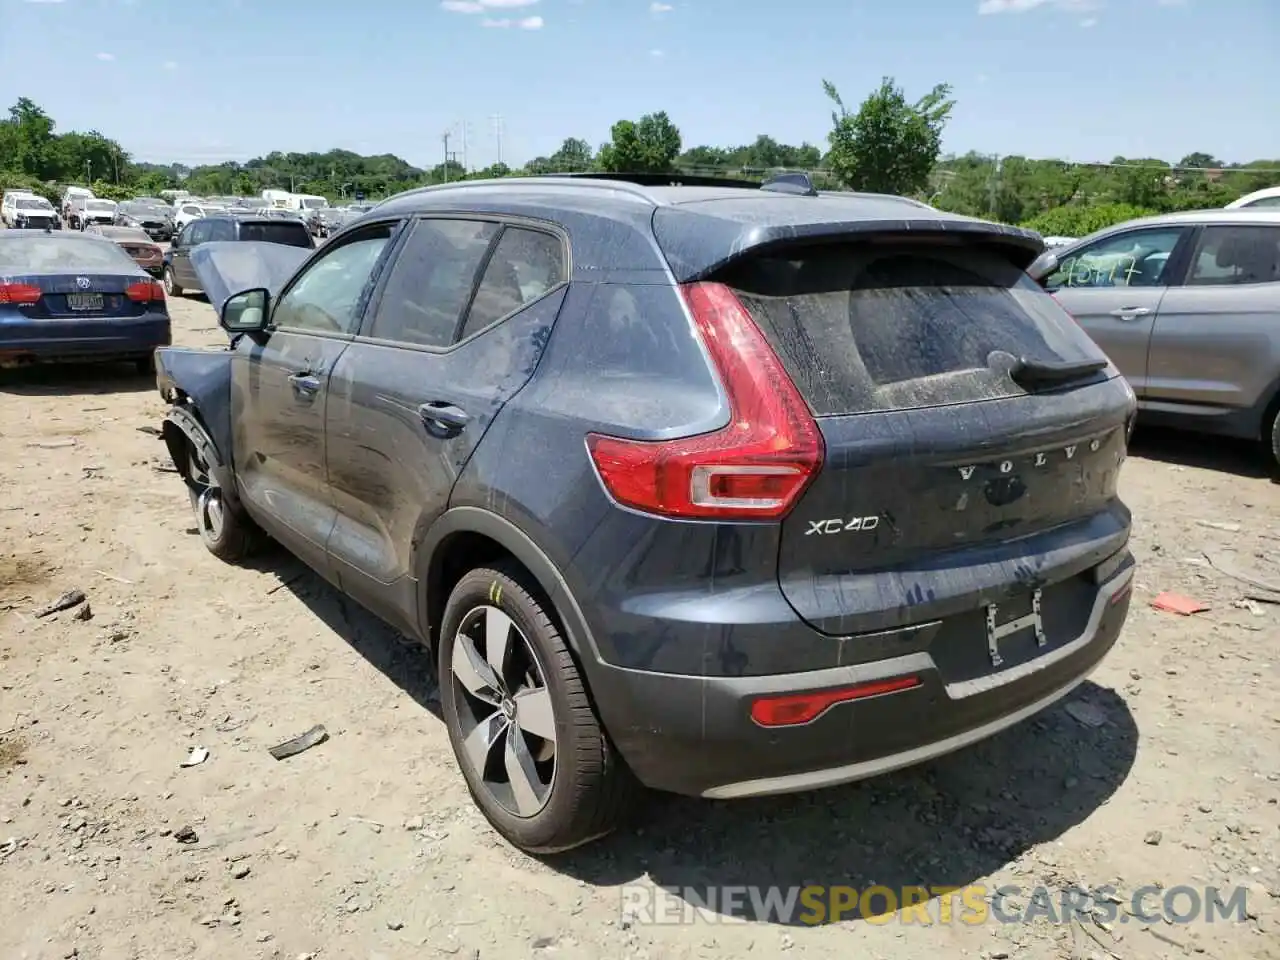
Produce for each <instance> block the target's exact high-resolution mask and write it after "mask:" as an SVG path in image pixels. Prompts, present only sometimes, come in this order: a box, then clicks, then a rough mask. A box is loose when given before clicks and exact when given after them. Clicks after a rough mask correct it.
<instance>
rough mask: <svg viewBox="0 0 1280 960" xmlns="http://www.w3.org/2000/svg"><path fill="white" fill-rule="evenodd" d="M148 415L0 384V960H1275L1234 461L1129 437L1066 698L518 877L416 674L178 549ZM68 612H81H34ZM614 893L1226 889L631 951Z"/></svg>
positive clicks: (76, 383) (856, 922)
mask: <svg viewBox="0 0 1280 960" xmlns="http://www.w3.org/2000/svg"><path fill="white" fill-rule="evenodd" d="M172 310H173V315H174V319H175V339H177V340H178V341H179V342H182V343H188V344H191V343H209V344H214V343H218V342H219V340H220V337H221V335H220V333H219V332H218V330H217V328H216V327H215V325H214V318H213V315H212V311H211V310H210V308H209V307H208V305H207V304H205V303H203V302H202V301H199V300H183V301H178V302H176V303H174V304H173V306H172ZM162 409H163V405H162V402H161V401H160V398H159V397H158V396H157V395H156V392H155V389H154V384H152V383H150V382H148V381H147V380H146V379H141V378H138V377H136V376H134V375H133V374H132V373H131V372H130V371H129V369H128V368H123V367H122V368H120V369H119V370H104V369H89V368H79V369H68V370H59V371H56V372H49V371H44V372H35V371H17V372H10V373H4V372H0V958H3V960H17V958H45V957H72V956H75V957H78V958H102V960H124V958H192V957H209V958H213V957H217V958H219V960H226V958H257V957H286V958H297V957H303V956H309V957H316V958H320V960H330V958H342V960H347V958H354V960H364V958H388V960H391V958H401V957H404V958H408V957H414V958H418V957H444V956H454V957H461V958H466V960H475V958H482V960H494V958H530V957H546V958H624V957H626V958H651V960H658V958H673V960H676V958H693V957H746V956H757V957H765V958H772V957H775V956H779V955H785V956H787V957H833V958H836V957H838V958H926V957H928V958H933V957H939V956H969V957H987V958H1000V957H1009V958H1015V957H1016V958H1033V960H1039V958H1060V957H1080V958H1089V957H1099V958H1108V957H1110V958H1123V960H1136V958H1149V957H1150V958H1154V957H1183V956H1192V955H1203V956H1206V957H1213V958H1234V957H1280V900H1277V899H1276V898H1277V897H1278V896H1280V807H1278V806H1277V800H1278V799H1280V694H1278V693H1277V689H1278V688H1280V670H1278V667H1277V664H1278V661H1280V657H1278V648H1277V641H1278V639H1280V630H1278V628H1277V621H1278V620H1280V606H1275V605H1270V604H1266V603H1261V602H1256V601H1248V600H1246V599H1244V598H1245V597H1246V595H1247V594H1249V593H1256V592H1258V591H1257V590H1255V589H1254V588H1252V587H1250V586H1249V585H1247V584H1246V583H1244V582H1243V581H1242V580H1240V579H1237V578H1234V577H1233V576H1232V575H1230V574H1229V573H1223V572H1221V571H1220V570H1219V569H1217V567H1227V568H1229V569H1230V570H1232V571H1234V572H1235V573H1239V572H1240V571H1242V570H1243V571H1246V572H1247V571H1250V570H1251V571H1253V575H1254V576H1255V578H1261V579H1264V580H1269V581H1271V582H1273V583H1275V582H1277V581H1280V561H1277V548H1278V547H1280V487H1278V486H1275V485H1273V484H1272V483H1271V482H1270V481H1269V480H1268V479H1267V478H1266V476H1265V474H1264V472H1263V470H1262V469H1261V467H1260V464H1259V462H1258V460H1257V459H1256V458H1255V456H1254V454H1253V452H1252V451H1251V450H1250V449H1249V448H1248V447H1242V446H1234V445H1229V444H1225V443H1222V442H1219V441H1215V440H1205V439H1188V438H1185V437H1179V436H1175V435H1159V434H1144V433H1142V432H1140V433H1139V437H1138V441H1137V443H1136V444H1135V448H1134V451H1133V456H1132V457H1131V459H1130V460H1129V462H1128V463H1127V464H1126V466H1125V468H1124V470H1125V473H1124V479H1123V483H1122V486H1123V491H1124V495H1125V498H1126V500H1127V501H1128V503H1129V504H1130V506H1131V507H1132V508H1133V510H1134V513H1135V517H1136V525H1135V543H1134V548H1135V552H1136V554H1137V555H1138V558H1139V561H1140V564H1141V567H1140V571H1139V574H1138V582H1137V587H1136V591H1135V602H1134V605H1133V608H1132V613H1131V614H1130V619H1129V624H1128V627H1127V628H1126V631H1125V633H1124V635H1123V636H1122V638H1121V640H1120V642H1119V644H1118V646H1117V647H1116V649H1115V650H1114V651H1113V652H1112V653H1111V655H1110V656H1109V657H1108V659H1107V660H1106V661H1105V663H1104V664H1103V665H1102V667H1101V668H1100V669H1099V670H1098V672H1097V673H1096V674H1095V675H1094V676H1093V678H1092V680H1091V681H1090V682H1088V683H1086V684H1085V685H1084V686H1083V687H1082V688H1081V689H1080V690H1079V692H1078V693H1077V694H1076V695H1074V696H1073V698H1072V700H1071V701H1070V703H1069V704H1067V705H1065V706H1061V705H1060V706H1058V707H1056V708H1054V709H1051V710H1050V711H1048V712H1046V713H1044V714H1042V715H1041V716H1039V717H1037V718H1035V719H1033V720H1031V721H1029V722H1027V723H1024V724H1022V725H1020V726H1018V727H1016V728H1015V729H1013V730H1010V731H1008V732H1007V733H1005V734H1003V735H1001V736H999V737H997V738H995V739H994V740H991V741H989V742H986V743H984V744H981V745H979V746H977V747H974V748H971V749H968V750H965V751H963V752H961V753H959V754H955V755H952V756H950V757H948V758H945V759H943V760H941V761H938V762H935V763H931V764H929V765H927V766H925V767H922V768H919V769H916V770H911V771H906V772H903V773H900V774H896V775H893V776H890V777H887V778H883V779H880V780H877V781H874V782H869V783H863V784H859V785H855V786H850V787H845V788H838V789H834V790H828V791H825V792H821V793H814V794H811V795H801V796H794V797H784V798H776V799H767V800H758V801H737V802H728V803H709V802H701V801H695V800H686V799H679V798H670V797H654V798H652V799H651V800H650V802H649V803H648V805H647V809H646V810H645V812H644V815H643V817H642V819H641V821H640V822H639V823H638V824H637V825H636V826H635V827H633V828H632V829H630V830H628V831H626V832H624V833H621V834H619V835H617V836H615V837H613V838H611V839H609V840H606V841H604V842H602V843H600V844H598V845H595V846H593V847H591V848H588V849H587V850H585V851H580V852H578V853H574V854H570V855H567V856H563V857H560V858H556V859H554V860H550V861H546V862H541V861H536V860H533V859H530V858H528V857H525V856H523V855H521V854H518V853H516V852H514V851H513V850H512V849H511V848H510V847H508V846H506V845H505V844H504V843H502V842H500V841H499V840H498V839H497V837H496V835H495V834H494V833H493V832H492V831H491V830H490V829H489V828H488V826H487V825H486V824H485V822H484V821H483V819H482V818H481V816H480V815H479V813H478V812H477V811H476V810H475V808H474V807H473V806H472V804H471V802H470V800H469V798H468V797H467V794H466V791H465V788H464V786H463V782H462V778H461V776H460V775H459V773H458V771H457V769H456V767H455V764H454V761H453V758H452V756H451V754H450V751H449V746H448V740H447V737H446V734H445V731H444V727H443V725H442V723H441V721H440V720H439V718H438V705H437V697H436V687H435V681H434V679H433V677H432V672H431V668H430V664H429V663H428V661H427V660H426V658H424V657H423V656H422V655H421V654H419V653H418V652H417V651H416V650H414V649H412V648H409V647H406V646H404V645H402V644H401V643H400V642H398V640H397V638H396V637H395V636H394V634H393V633H392V632H391V631H389V630H388V629H387V628H385V627H383V626H382V625H380V624H379V623H378V622H377V621H376V620H374V619H373V618H372V617H371V616H369V615H367V614H366V613H364V612H362V611H361V610H359V609H358V608H356V607H355V606H354V605H353V604H351V603H350V602H346V601H344V600H343V599H342V598H341V597H339V596H338V595H336V594H335V593H334V591H333V590H331V589H329V588H328V587H327V586H325V585H324V584H323V583H321V582H320V581H318V580H317V578H316V577H314V576H312V575H310V574H307V573H305V572H304V571H303V570H302V569H300V567H299V565H298V563H297V562H296V561H294V560H292V559H291V558H289V557H288V556H286V555H283V554H282V553H275V554H271V555H269V556H267V557H265V558H264V559H262V560H261V561H258V562H256V563H255V565H254V566H252V567H248V568H236V567H231V566H226V565H224V564H222V563H220V562H219V561H217V560H215V559H214V558H213V557H212V556H211V555H209V554H208V553H207V552H206V550H205V549H204V547H203V546H202V545H201V542H200V539H199V537H198V536H197V535H196V532H195V529H194V527H193V525H192V519H191V516H190V511H189V507H188V504H187V498H186V494H185V491H184V489H183V487H182V485H181V484H180V483H179V481H178V479H177V477H176V476H175V475H174V474H173V473H171V472H165V465H166V459H165V453H164V447H163V444H162V443H161V441H160V440H159V439H158V438H157V437H156V436H154V435H153V431H154V428H155V427H156V426H158V424H159V422H160V417H161V414H162ZM1206 554H1208V556H1209V557H1211V558H1212V560H1213V561H1215V563H1216V564H1217V567H1215V566H1214V565H1211V564H1210V563H1209V562H1208V561H1207V560H1206ZM72 589H79V590H82V591H83V592H84V593H85V594H86V595H87V597H88V608H90V609H91V612H92V616H91V618H89V619H78V618H77V617H76V615H75V611H74V610H72V611H66V612H63V613H60V614H57V615H54V616H50V617H47V618H43V619H38V618H35V617H34V612H35V611H36V610H38V609H39V608H40V607H41V606H43V605H44V604H46V603H48V602H49V601H51V600H52V599H54V598H55V597H57V596H58V595H60V594H62V593H63V592H64V591H67V590H72ZM1162 590H1173V591H1178V592H1181V593H1184V594H1186V595H1189V596H1191V597H1194V598H1196V599H1198V600H1200V601H1203V602H1204V603H1206V604H1207V605H1208V606H1209V609H1208V610H1207V611H1206V612H1202V613H1198V614H1195V615H1193V616H1188V617H1184V616H1179V615H1176V614H1173V613H1166V612H1159V611H1157V610H1154V609H1152V608H1151V607H1150V601H1151V600H1152V599H1153V597H1154V596H1155V595H1156V594H1157V593H1158V592H1160V591H1162ZM317 723H322V724H324V725H325V727H326V728H327V730H328V732H329V735H330V738H329V740H328V741H327V742H325V743H323V744H321V745H320V746H318V747H315V748H314V749H311V750H310V751H308V752H306V753H303V754H301V755H299V756H295V757H293V758H291V759H288V760H284V761H276V760H274V759H273V758H272V757H271V756H270V755H269V754H268V752H267V748H268V747H269V746H271V745H273V744H276V743H278V742H280V741H283V740H286V739H288V738H290V737H293V736H295V735H297V734H300V733H302V732H303V731H305V730H307V729H308V728H310V727H311V726H312V725H314V724H317ZM197 746H199V747H205V748H207V749H208V751H209V752H210V753H209V758H208V759H207V760H206V761H205V762H203V763H201V764H199V765H198V766H194V767H189V768H184V767H182V766H180V764H181V762H182V761H183V760H184V759H185V758H186V757H187V756H188V754H189V752H190V751H191V749H192V748H193V747H197ZM183 828H190V829H191V830H193V831H194V832H195V834H196V835H197V837H198V840H197V841H196V842H194V843H182V842H180V840H179V839H178V838H179V837H180V836H186V835H187V834H186V832H185V831H184V830H183ZM632 882H639V883H642V884H656V885H663V886H678V887H688V886H693V887H704V886H706V885H710V884H729V885H758V886H765V885H769V884H780V885H784V886H790V885H803V884H830V885H837V884H849V885H852V886H854V887H858V888H865V887H867V886H868V885H871V884H883V885H887V886H889V887H891V888H897V887H902V886H904V885H916V884H921V885H928V886H939V885H962V884H969V883H981V884H986V885H987V886H988V887H989V888H991V889H994V888H995V887H996V886H999V885H1000V884H1006V883H1007V884H1016V885H1018V886H1020V887H1022V888H1023V889H1024V890H1028V891H1029V890H1030V889H1031V888H1033V887H1035V886H1036V885H1045V886H1046V887H1048V888H1050V889H1051V890H1054V891H1056V890H1060V889H1063V888H1066V887H1068V886H1071V885H1075V884H1082V885H1084V886H1086V887H1090V888H1095V887H1097V886H1098V885H1108V884H1109V885H1112V886H1114V887H1115V888H1116V889H1117V890H1118V891H1119V897H1120V898H1121V899H1125V898H1127V897H1129V896H1130V894H1131V893H1132V892H1133V891H1135V890H1137V889H1138V888H1140V887H1144V886H1146V885H1151V884H1156V885H1161V886H1163V887H1165V888H1170V887H1173V886H1176V885H1181V884H1185V885H1190V886H1193V887H1197V888H1200V889H1203V888H1204V887H1205V886H1207V885H1215V886H1219V887H1227V886H1230V885H1237V884H1238V885H1245V886H1246V887H1247V915H1246V917H1245V919H1243V920H1242V921H1240V922H1237V921H1235V920H1230V921H1224V920H1222V919H1218V920H1216V921H1215V922H1212V923H1209V922H1205V921H1199V922H1192V923H1189V924H1179V923H1167V922H1157V923H1154V924H1145V923H1138V922H1136V921H1134V922H1129V921H1130V920H1131V919H1132V918H1131V917H1130V916H1129V914H1128V913H1125V912H1123V911H1121V912H1120V915H1119V916H1118V917H1115V918H1114V919H1113V920H1112V921H1111V922H1107V921H1106V920H1104V919H1102V917H1103V916H1104V914H1102V913H1101V912H1099V913H1098V914H1097V915H1096V916H1091V915H1089V914H1087V913H1086V914H1083V915H1081V916H1079V917H1077V919H1076V920H1075V921H1073V922H1071V923H1053V922H1050V921H1048V920H1045V919H1037V920H1035V921H1034V922H1028V923H1025V924H1001V923H997V922H994V921H991V922H987V923H984V924H981V925H974V924H970V923H963V922H952V923H935V924H933V925H930V926H925V925H922V924H919V923H915V924H909V923H904V922H900V921H898V920H897V919H894V918H892V917H878V918H877V917H874V916H872V917H870V918H867V919H853V920H845V921H843V922H840V923H832V924H826V925H821V926H816V927H814V926H807V925H804V924H801V923H798V922H797V923H793V924H789V925H784V924H781V923H768V922H720V923H714V922H711V921H712V920H714V919H716V917H717V914H716V913H715V912H711V913H710V914H709V917H703V918H702V919H700V920H699V921H698V922H696V923H694V924H685V925H661V926H655V925H650V924H646V923H640V922H635V921H634V920H632V919H628V918H626V917H624V916H623V915H622V914H621V913H620V902H621V900H620V898H621V895H622V894H621V890H620V887H621V885H623V884H626V883H632ZM1152 902H1153V903H1154V904H1156V905H1157V906H1158V903H1159V899H1158V898H1157V899H1156V900H1154V901H1152ZM1097 903H1098V904H1101V900H1099V901H1097ZM1016 905H1017V904H1016V902H1015V907H1016ZM935 906H936V905H935ZM934 915H935V917H937V916H939V914H937V912H936V911H935V914H934ZM720 919H721V920H722V921H723V920H724V917H723V914H721V915H720ZM883 920H888V922H879V921H883Z"/></svg>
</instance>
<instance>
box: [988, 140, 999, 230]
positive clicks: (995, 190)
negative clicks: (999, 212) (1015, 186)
mask: <svg viewBox="0 0 1280 960" xmlns="http://www.w3.org/2000/svg"><path fill="white" fill-rule="evenodd" d="M1001 164H1002V161H1001V159H1000V154H996V155H995V170H994V171H993V173H992V176H991V202H990V206H989V209H988V213H990V214H991V215H992V216H995V212H996V199H997V197H998V196H999V194H1000V167H1001Z"/></svg>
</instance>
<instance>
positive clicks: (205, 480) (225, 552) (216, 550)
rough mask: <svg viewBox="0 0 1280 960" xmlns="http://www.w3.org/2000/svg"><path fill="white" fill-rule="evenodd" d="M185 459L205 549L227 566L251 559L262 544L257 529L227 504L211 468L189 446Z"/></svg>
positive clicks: (188, 488) (189, 485) (256, 526)
mask: <svg viewBox="0 0 1280 960" xmlns="http://www.w3.org/2000/svg"><path fill="white" fill-rule="evenodd" d="M187 456H188V458H189V461H188V464H187V484H188V487H187V492H188V495H189V496H190V498H191V509H192V511H193V512H194V513H195V515H196V528H197V529H198V530H199V532H200V539H201V540H202V541H204V545H205V547H206V548H207V549H208V550H209V552H210V553H212V554H213V555H214V556H215V557H217V558H218V559H219V560H223V561H225V562H227V563H238V562H239V561H241V560H244V559H245V558H246V557H249V556H251V555H252V554H254V553H255V552H256V551H257V549H258V547H259V546H260V545H261V542H262V534H261V532H260V531H259V529H258V525H257V524H255V523H254V522H253V520H252V519H250V518H249V516H248V515H247V514H245V513H243V512H242V511H241V510H240V509H239V508H237V507H233V506H232V505H231V504H229V503H227V502H226V500H225V499H224V498H223V495H222V488H221V486H219V484H218V480H217V477H216V476H215V474H214V471H213V470H212V468H211V466H210V465H209V464H208V463H206V462H205V460H204V458H203V457H202V456H200V454H199V452H198V451H197V450H196V449H195V447H193V446H191V444H190V443H188V444H187Z"/></svg>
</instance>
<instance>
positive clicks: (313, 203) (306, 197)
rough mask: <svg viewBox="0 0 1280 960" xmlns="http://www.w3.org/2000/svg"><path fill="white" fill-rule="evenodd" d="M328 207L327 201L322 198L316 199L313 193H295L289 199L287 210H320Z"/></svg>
mask: <svg viewBox="0 0 1280 960" xmlns="http://www.w3.org/2000/svg"><path fill="white" fill-rule="evenodd" d="M328 205H329V201H328V200H326V199H325V198H324V197H318V196H316V195H315V194H314V193H295V194H292V195H290V197H289V205H288V207H287V209H289V210H320V209H322V208H324V207H327V206H328Z"/></svg>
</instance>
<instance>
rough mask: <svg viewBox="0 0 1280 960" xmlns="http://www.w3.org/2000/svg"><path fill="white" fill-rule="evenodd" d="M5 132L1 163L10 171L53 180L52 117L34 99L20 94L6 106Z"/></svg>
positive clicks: (55, 167) (55, 163)
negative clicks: (12, 102) (7, 109)
mask: <svg viewBox="0 0 1280 960" xmlns="http://www.w3.org/2000/svg"><path fill="white" fill-rule="evenodd" d="M4 124H5V125H6V130H5V134H4V136H3V137H0V144H2V145H3V146H4V148H5V151H4V155H0V162H3V163H4V164H5V166H6V167H8V168H9V169H11V170H16V171H18V172H20V173H25V174H27V176H30V177H36V178H38V179H40V180H52V179H54V178H55V177H56V176H57V174H58V166H59V165H58V158H57V151H56V143H55V140H54V136H53V119H52V118H51V117H50V116H49V115H48V114H47V113H45V112H44V111H43V110H42V109H40V107H38V106H36V104H35V102H34V101H33V100H30V99H29V98H27V97H20V98H19V99H18V102H17V103H15V104H14V105H13V106H12V107H10V108H9V119H8V120H6V121H4Z"/></svg>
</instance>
